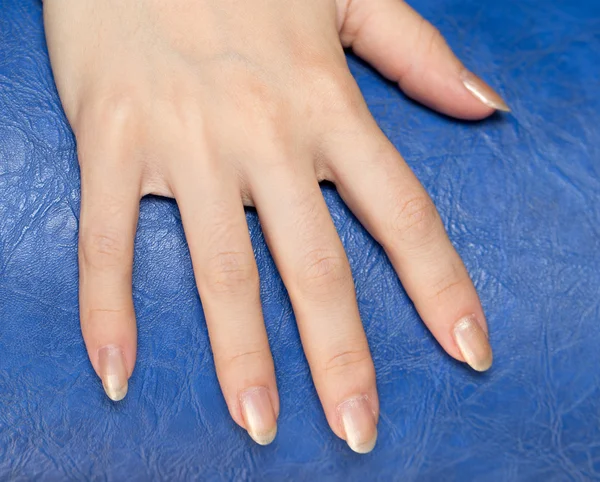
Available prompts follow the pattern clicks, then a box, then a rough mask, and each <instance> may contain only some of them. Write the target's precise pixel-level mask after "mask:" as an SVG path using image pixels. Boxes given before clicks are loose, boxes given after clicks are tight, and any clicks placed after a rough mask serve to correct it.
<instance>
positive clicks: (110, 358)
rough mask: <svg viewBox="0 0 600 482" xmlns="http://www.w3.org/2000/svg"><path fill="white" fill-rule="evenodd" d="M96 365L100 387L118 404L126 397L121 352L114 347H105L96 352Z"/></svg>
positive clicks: (125, 375) (123, 358) (125, 372)
mask: <svg viewBox="0 0 600 482" xmlns="http://www.w3.org/2000/svg"><path fill="white" fill-rule="evenodd" d="M98 365H99V367H100V378H102V386H103V387H104V391H105V392H106V394H107V395H108V398H110V399H111V400H113V401H115V402H118V401H119V400H123V399H124V398H125V395H127V368H126V367H125V355H124V354H123V350H121V348H120V347H118V346H116V345H107V346H105V347H102V348H100V350H98Z"/></svg>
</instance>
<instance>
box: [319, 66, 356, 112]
mask: <svg viewBox="0 0 600 482" xmlns="http://www.w3.org/2000/svg"><path fill="white" fill-rule="evenodd" d="M340 70H341V69H336V68H332V67H325V68H323V67H319V68H314V69H312V72H311V74H310V78H311V82H310V85H311V89H313V90H314V91H315V92H317V93H318V94H319V102H320V103H321V105H322V106H323V110H324V111H325V112H327V113H329V114H330V115H331V114H334V115H336V114H337V115H342V116H343V117H344V118H346V119H348V118H350V119H355V118H361V109H360V106H361V105H362V104H361V97H360V95H359V93H358V87H357V85H356V82H355V81H354V78H353V77H352V76H351V75H349V74H348V73H347V72H345V71H340Z"/></svg>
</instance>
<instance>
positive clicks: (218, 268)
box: [204, 251, 259, 294]
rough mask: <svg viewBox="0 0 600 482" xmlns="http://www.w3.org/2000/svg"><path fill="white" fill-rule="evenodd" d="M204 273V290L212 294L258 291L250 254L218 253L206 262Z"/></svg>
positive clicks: (253, 263) (255, 273)
mask: <svg viewBox="0 0 600 482" xmlns="http://www.w3.org/2000/svg"><path fill="white" fill-rule="evenodd" d="M204 271H205V274H204V277H205V279H206V289H208V290H209V291H210V292H212V293H226V294H242V293H249V292H253V291H256V290H257V289H258V285H259V278H258V268H257V267H256V263H255V262H254V257H253V256H251V255H250V254H247V253H243V252H238V251H220V252H218V253H217V254H215V255H214V256H212V257H211V258H210V259H209V260H208V262H207V263H206V266H205V267H204Z"/></svg>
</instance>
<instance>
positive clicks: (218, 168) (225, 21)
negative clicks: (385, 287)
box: [44, 0, 507, 453]
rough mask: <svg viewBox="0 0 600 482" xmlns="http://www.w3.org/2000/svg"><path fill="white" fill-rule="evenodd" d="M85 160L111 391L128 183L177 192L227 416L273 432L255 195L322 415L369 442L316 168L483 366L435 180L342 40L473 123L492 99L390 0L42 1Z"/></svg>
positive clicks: (461, 354)
mask: <svg viewBox="0 0 600 482" xmlns="http://www.w3.org/2000/svg"><path fill="white" fill-rule="evenodd" d="M44 13H45V23H46V33H47V38H48V46H49V50H50V55H51V60H52V67H53V70H54V74H55V78H56V83H57V86H58V90H59V93H60V96H61V100H62V102H63V106H64V109H65V112H66V114H67V116H68V118H69V121H70V123H71V126H72V127H73V129H74V132H75V135H76V137H77V145H78V154H79V163H80V166H81V182H82V207H81V220H80V243H79V262H80V308H81V327H82V331H83V336H84V339H85V342H86V346H87V350H88V353H89V357H90V360H91V362H92V365H93V366H94V369H95V370H96V372H97V373H98V375H99V376H100V377H101V378H102V381H103V384H104V388H105V390H106V393H107V394H108V396H109V397H110V398H111V399H113V400H120V399H122V398H123V397H124V396H125V394H126V392H127V380H128V378H129V377H130V375H131V373H132V371H133V367H134V363H135V357H136V321H135V315H134V309H133V303H132V293H131V273H132V262H133V242H134V235H135V229H136V224H137V218H138V209H139V200H140V197H142V196H144V195H146V194H157V195H160V196H168V197H174V198H176V199H177V201H178V204H179V208H180V210H181V215H182V219H183V224H184V229H185V233H186V236H187V240H188V243H189V247H190V251H191V255H192V260H193V265H194V273H195V277H196V281H197V286H198V290H199V292H200V295H201V298H202V304H203V307H204V311H205V315H206V320H207V323H208V329H209V333H210V339H211V343H212V347H213V352H214V357H215V364H216V367H217V374H218V377H219V381H220V384H221V387H222V390H223V394H224V396H225V399H226V401H227V404H228V406H229V411H230V413H231V416H232V417H233V419H234V420H235V421H236V422H237V423H238V424H239V425H241V426H242V427H244V428H245V429H246V430H248V432H249V433H250V435H251V436H252V438H253V439H254V440H255V441H256V442H258V443H260V444H267V443H269V442H271V441H272V440H273V437H274V436H275V433H276V419H277V416H278V413H279V399H278V395H277V387H276V383H275V375H274V370H273V361H272V358H271V353H270V350H269V344H268V341H267V334H266V331H265V327H264V324H263V319H262V313H261V305H260V298H259V277H258V271H257V267H256V263H255V260H254V256H253V251H252V246H251V243H250V238H249V235H248V229H247V226H246V220H245V216H244V208H243V206H244V205H248V206H249V205H252V206H256V209H257V211H258V214H259V216H260V220H261V224H262V226H263V229H264V232H265V237H266V240H267V242H268V245H269V248H270V250H271V253H272V254H273V257H274V259H275V261H276V263H277V266H278V269H279V272H280V273H281V276H282V278H283V281H284V282H285V285H286V287H287V290H288V292H289V295H290V298H291V301H292V304H293V307H294V312H295V314H296V319H297V321H298V327H299V330H300V334H301V337H302V343H303V346H304V350H305V352H306V356H307V358H308V361H309V363H310V368H311V372H312V376H313V378H314V382H315V385H316V388H317V391H318V393H319V397H320V399H321V402H322V404H323V408H324V410H325V413H326V415H327V420H328V421H329V424H330V426H331V428H332V430H333V431H334V432H335V433H336V434H337V435H338V436H339V437H341V438H343V439H345V440H346V441H347V442H348V444H349V445H350V447H351V448H352V449H353V450H355V451H357V452H361V453H362V452H368V451H370V450H371V449H372V448H373V446H374V444H375V440H376V436H377V430H376V424H377V419H378V411H379V404H378V399H377V390H376V386H375V373H374V369H373V362H372V360H371V356H370V352H369V347H368V345H367V340H366V337H365V334H364V332H363V328H362V324H361V320H360V318H359V312H358V308H357V304H356V300H355V293H354V285H353V280H352V274H351V271H350V267H349V265H348V260H347V258H346V255H345V253H344V250H343V247H342V243H341V242H340V239H339V237H338V235H337V233H336V230H335V227H334V225H333V223H332V220H331V218H330V215H329V212H328V210H327V206H326V204H325V202H324V200H323V197H322V195H321V191H320V189H319V181H321V180H329V181H332V182H333V183H335V185H336V186H337V189H338V191H339V193H340V194H341V196H342V197H343V199H344V200H345V202H346V203H347V204H348V206H349V207H350V208H351V209H352V211H353V212H354V213H355V214H356V215H357V216H358V218H359V219H360V220H361V222H362V223H363V224H364V225H365V227H367V229H368V230H369V231H370V232H371V234H372V235H373V236H374V237H375V239H377V241H379V242H380V243H381V245H382V246H383V247H384V248H385V250H386V252H387V254H388V256H389V258H390V259H391V261H392V263H393V265H394V267H395V269H396V271H397V273H398V275H399V276H400V278H401V280H402V283H403V284H404V287H405V288H406V291H407V292H408V294H409V295H410V297H411V299H412V300H413V302H414V304H415V306H416V308H417V310H418V311H419V314H420V315H421V317H422V319H423V320H424V322H425V323H426V324H427V326H428V327H429V329H430V330H431V332H432V333H433V335H434V336H435V337H436V339H437V340H438V341H439V343H440V344H441V345H442V346H443V347H444V349H445V350H446V351H447V352H448V353H449V354H450V355H451V356H453V357H454V358H456V359H458V360H462V361H466V362H467V363H468V364H469V365H471V366H472V367H473V368H474V369H476V370H486V369H487V368H489V366H490V364H491V362H492V352H491V349H490V346H489V344H488V340H487V327H486V322H485V317H484V314H483V311H482V308H481V305H480V302H479V298H478V296H477V293H476V292H475V289H474V287H473V284H472V282H471V280H470V279H469V275H468V274H467V271H466V270H465V267H464V265H463V263H462V261H461V260H460V258H459V256H458V255H457V253H456V251H455V250H454V249H453V247H452V245H451V243H450V241H449V240H448V238H447V236H446V234H445V232H444V228H443V225H442V223H441V221H440V217H439V215H438V213H437V212H436V210H435V207H434V206H433V204H432V202H431V200H430V198H429V196H428V195H427V193H426V192H425V190H424V189H423V187H422V186H421V185H420V184H419V182H418V181H417V179H416V178H415V176H414V175H413V173H412V172H411V170H410V169H409V168H408V166H407V165H406V163H405V162H404V161H403V159H402V157H401V156H400V155H399V154H398V152H397V151H396V150H395V149H394V147H393V146H392V144H391V143H390V142H389V141H388V139H387V138H386V137H385V136H384V135H383V133H382V132H381V131H380V130H379V128H378V127H377V125H376V123H375V121H374V120H373V118H372V117H371V115H370V113H369V111H368V109H367V106H366V104H365V102H364V100H363V99H362V97H361V94H360V92H359V89H358V87H357V85H356V83H355V82H354V79H353V78H352V76H351V74H350V72H349V70H348V67H347V65H346V59H345V56H344V51H343V47H344V46H346V47H352V48H353V49H354V51H355V52H356V53H357V54H358V55H360V56H361V57H363V58H364V59H365V60H367V61H368V62H370V63H371V64H373V65H374V66H375V67H376V68H377V69H379V70H380V72H381V73H382V74H383V75H385V76H386V77H388V78H390V79H393V80H395V81H397V82H398V83H399V85H400V87H401V88H402V90H403V91H404V92H406V93H407V94H408V95H409V96H411V97H413V98H414V99H416V100H418V101H420V102H422V103H424V104H426V105H428V106H430V107H432V108H434V109H436V110H438V111H440V112H443V113H445V114H448V115H452V116H455V117H460V118H464V119H481V118H483V117H486V116H488V115H490V114H491V113H492V112H493V110H494V108H496V109H501V110H506V109H507V107H506V105H505V104H504V103H503V102H502V100H501V99H500V97H498V95H497V94H495V93H494V92H493V91H492V90H491V89H490V88H489V87H488V86H487V85H486V84H484V83H483V82H482V81H481V80H479V79H478V78H476V77H475V76H474V75H472V74H470V73H468V72H467V71H466V70H464V68H463V67H462V65H461V63H460V62H459V61H458V60H457V59H456V58H455V57H454V55H453V54H452V53H451V51H450V50H449V49H448V47H447V45H446V44H445V42H444V40H443V39H442V37H441V36H440V35H439V33H438V32H437V31H436V30H435V29H434V28H433V27H432V26H431V25H430V24H428V23H427V22H425V21H424V20H423V19H422V18H421V17H419V16H418V15H417V14H416V13H415V12H414V11H413V10H412V9H411V8H410V7H409V6H408V5H407V4H406V3H404V2H403V1H401V0H337V1H336V0H287V1H285V2H283V1H280V0H244V1H234V0H144V1H143V2H142V1H134V0H128V1H123V0H103V1H102V2H98V1H94V0H46V2H45V4H44Z"/></svg>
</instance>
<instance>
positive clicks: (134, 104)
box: [76, 90, 140, 134]
mask: <svg viewBox="0 0 600 482" xmlns="http://www.w3.org/2000/svg"><path fill="white" fill-rule="evenodd" d="M139 111H140V103H139V102H138V100H137V99H136V98H135V96H134V95H133V94H132V93H130V92H127V91H125V90H121V91H116V92H111V93H110V94H107V95H104V96H98V97H96V98H95V99H93V100H92V101H90V102H88V103H86V104H85V106H83V107H82V109H81V111H80V112H79V114H78V117H77V122H76V124H77V125H78V126H81V127H82V128H85V127H88V126H89V124H92V126H97V125H99V126H101V127H102V129H101V130H99V132H102V131H105V130H107V129H111V128H114V129H123V128H129V127H130V126H131V125H132V124H133V123H134V122H135V120H136V119H138V118H139V117H138V116H139ZM94 134H97V132H95V133H94Z"/></svg>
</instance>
